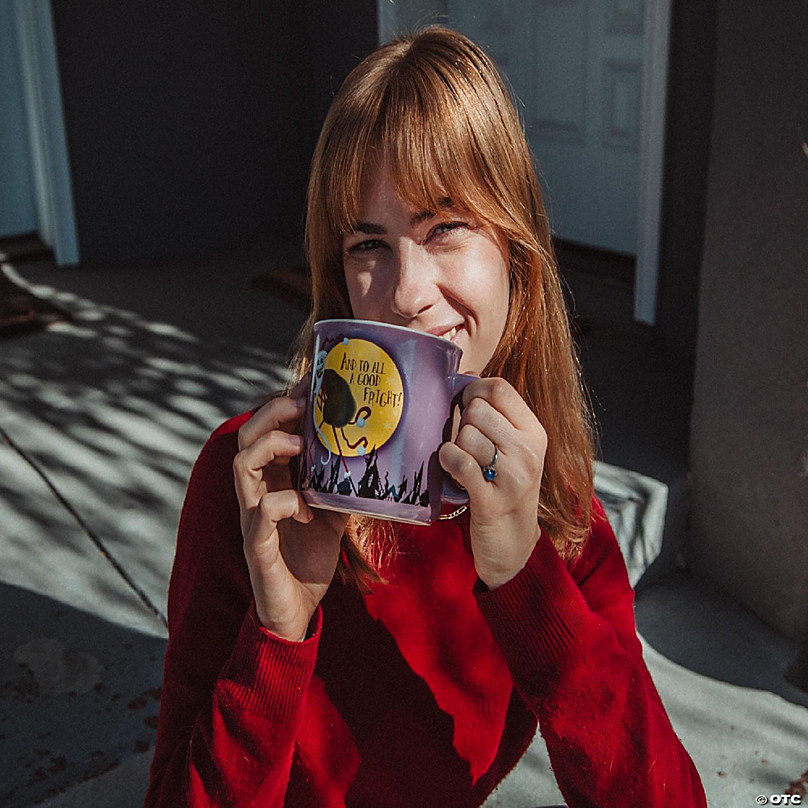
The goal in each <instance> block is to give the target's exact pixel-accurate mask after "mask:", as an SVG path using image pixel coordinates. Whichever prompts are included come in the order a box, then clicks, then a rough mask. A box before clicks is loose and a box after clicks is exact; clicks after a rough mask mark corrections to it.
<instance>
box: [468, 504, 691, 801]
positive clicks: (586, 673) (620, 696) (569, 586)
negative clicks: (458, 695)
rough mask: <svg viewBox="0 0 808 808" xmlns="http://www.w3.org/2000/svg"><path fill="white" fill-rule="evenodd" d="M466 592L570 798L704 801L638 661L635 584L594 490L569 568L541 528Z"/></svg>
mask: <svg viewBox="0 0 808 808" xmlns="http://www.w3.org/2000/svg"><path fill="white" fill-rule="evenodd" d="M482 589H484V587H480V590H482ZM476 596H477V601H478V604H479V607H480V609H481V611H482V613H483V615H484V616H485V618H486V620H487V622H488V624H489V626H490V627H491V630H492V633H493V634H494V636H495V637H496V639H497V641H498V643H499V645H500V647H501V648H502V651H503V653H504V654H505V657H506V659H507V660H508V665H509V667H510V669H511V673H512V675H513V679H514V683H515V685H516V687H517V689H518V690H519V692H520V694H521V696H522V698H523V699H524V700H525V702H526V703H527V704H528V706H529V707H530V709H531V710H532V711H533V712H534V713H535V714H536V716H537V717H538V719H539V726H540V729H541V733H542V736H543V737H544V740H545V742H546V744H547V749H548V752H549V755H550V761H551V764H552V767H553V771H554V773H555V776H556V780H557V781H558V785H559V788H560V789H561V792H562V794H563V795H564V798H565V800H566V801H567V804H568V805H569V806H570V808H584V806H586V807H587V808H589V807H590V806H595V805H597V806H600V808H604V806H610V807H611V806H614V808H618V806H619V808H630V806H636V807H637V808H639V807H640V806H642V808H661V807H662V806H677V808H696V806H698V807H699V808H703V807H704V806H706V800H705V796H704V791H703V789H702V785H701V781H700V779H699V776H698V773H697V772H696V769H695V767H694V765H693V762H692V761H691V759H690V757H689V755H688V754H687V752H686V751H685V749H684V747H683V746H682V744H681V742H680V741H679V739H678V738H677V737H676V735H675V733H674V731H673V728H672V726H671V723H670V720H669V719H668V716H667V713H666V711H665V708H664V706H663V704H662V701H661V699H660V697H659V695H658V693H657V690H656V688H655V686H654V683H653V681H652V680H651V675H650V673H649V672H648V669H647V667H646V665H645V662H644V661H643V658H642V646H641V644H640V641H639V638H638V637H637V632H636V628H635V624H634V592H633V590H632V588H631V585H630V584H629V580H628V574H627V572H626V567H625V563H624V561H623V558H622V555H621V553H620V548H619V546H618V544H617V540H616V539H615V536H614V533H613V531H612V529H611V527H610V526H609V523H608V520H607V519H606V516H605V513H604V511H603V508H602V506H601V504H600V503H599V502H598V501H597V500H595V502H594V504H593V520H592V529H591V532H590V536H589V538H588V540H587V543H586V545H585V549H584V551H583V553H582V555H581V557H580V558H579V559H578V560H577V561H576V562H575V563H574V564H573V565H572V566H571V568H570V569H568V568H567V566H566V565H565V564H564V562H563V561H562V560H561V558H560V557H559V555H558V553H557V552H556V550H555V548H554V546H553V544H552V542H551V541H550V539H549V538H548V537H547V536H546V535H545V534H544V533H542V536H541V538H540V539H539V542H538V544H537V545H536V548H535V550H534V552H533V554H532V556H531V558H530V560H529V561H528V563H527V565H526V566H525V568H524V569H523V570H522V571H521V572H520V573H519V574H518V575H517V576H516V577H514V578H513V579H512V580H511V581H509V582H508V583H507V584H505V585H503V586H501V587H498V588H497V589H495V590H492V591H488V590H485V591H478V592H477V593H476Z"/></svg>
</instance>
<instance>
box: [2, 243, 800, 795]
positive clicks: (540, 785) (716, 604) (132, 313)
mask: <svg viewBox="0 0 808 808" xmlns="http://www.w3.org/2000/svg"><path fill="white" fill-rule="evenodd" d="M270 256H271V257H270ZM297 260H298V255H297V250H296V249H295V248H294V247H287V246H284V245H274V246H273V247H272V249H271V250H267V249H258V248H256V249H254V250H246V251H241V252H238V253H229V254H219V255H211V256H206V257H204V258H203V259H200V260H196V261H188V262H181V263H177V262H175V263H162V264H148V265H131V266H125V267H122V266H117V267H96V268H82V269H57V268H55V267H54V266H53V265H52V264H50V263H49V262H48V261H42V260H40V261H35V262H29V263H25V264H18V265H17V266H16V267H15V271H16V272H17V273H18V274H19V275H20V276H21V277H22V278H23V279H24V280H25V281H27V282H29V283H30V284H32V285H33V288H34V289H35V290H36V291H37V292H39V293H41V294H43V295H46V296H48V297H50V298H52V299H53V300H54V301H56V302H58V303H59V304H60V305H61V306H62V307H64V308H66V309H67V310H69V311H70V312H71V313H72V315H73V321H72V323H69V324H63V325H57V326H54V327H52V328H51V329H49V330H48V331H47V332H44V333H39V334H30V335H27V336H21V337H17V338H14V339H11V340H5V341H3V342H2V343H0V401H2V407H0V526H2V527H0V532H1V533H2V542H0V598H2V604H3V607H4V611H5V613H6V614H7V615H14V618H13V619H7V620H5V621H3V622H2V623H0V804H2V805H4V806H8V808H23V806H28V805H32V804H34V803H38V804H43V805H49V806H56V807H59V808H67V806H79V805H81V806H87V805H91V806H97V807H98V808H106V806H109V808H113V806H114V808H129V806H136V805H140V804H142V796H143V792H144V790H145V784H146V777H147V771H148V764H149V761H150V750H151V748H152V746H153V742H154V734H155V719H156V715H157V711H158V700H159V687H160V680H161V666H162V655H163V652H164V649H165V621H164V615H165V595H166V588H167V579H168V573H169V571H170V566H171V562H172V559H173V542H174V532H175V529H176V523H177V518H178V514H179V507H180V505H181V500H182V495H183V491H184V487H185V483H186V480H187V476H188V473H189V470H190V466H191V464H192V462H193V460H194V458H195V456H196V454H197V452H198V450H199V448H200V446H201V444H202V442H203V441H204V439H205V437H206V435H207V434H208V433H209V431H210V430H211V429H212V428H214V427H215V426H216V425H217V424H218V423H219V422H220V421H221V420H223V419H224V418H225V417H227V416H228V415H230V414H233V413H235V412H238V411H241V410H243V409H245V408H246V407H249V406H251V405H252V404H254V403H256V402H257V401H259V400H260V399H261V397H262V396H263V395H264V394H265V393H266V391H268V390H271V389H273V388H275V387H276V386H277V385H278V383H279V381H280V379H281V378H282V377H283V372H284V361H285V357H286V354H287V351H288V347H289V345H290V342H291V340H292V338H293V336H294V333H295V332H296V329H297V328H298V326H299V325H300V323H301V322H302V319H303V313H302V312H301V311H300V310H299V309H297V308H296V307H295V306H293V305H291V304H289V303H287V302H284V301H282V300H280V299H279V298H277V297H272V296H270V295H268V294H267V293H266V292H263V291H260V290H257V289H255V288H253V287H251V285H250V281H251V279H252V278H253V277H255V276H256V275H257V274H259V273H261V272H263V271H265V270H266V269H268V268H270V267H271V266H276V265H284V264H287V263H290V262H292V263H294V262H296V261H297ZM570 284H571V285H572V286H573V287H574V294H575V298H576V301H577V305H578V309H579V310H580V311H581V312H582V313H585V314H590V315H593V317H594V320H593V323H592V324H591V325H590V327H589V329H588V331H587V333H586V334H585V335H584V337H583V343H582V354H583V361H584V367H585V371H586V374H587V378H588V381H589V383H590V387H591V389H592V394H593V398H594V400H595V402H596V409H597V410H598V415H599V419H600V421H601V430H602V445H603V450H604V458H605V460H606V461H607V462H608V463H609V464H611V465H610V466H609V467H604V469H607V470H608V468H615V467H623V468H625V469H630V470H632V471H635V472H636V471H638V472H641V473H642V474H643V475H647V476H648V477H649V478H654V479H656V480H659V481H661V483H662V484H663V487H667V490H668V492H669V494H668V500H669V501H671V500H673V501H674V503H676V502H679V503H680V504H679V505H675V508H674V510H677V511H679V513H678V515H677V516H676V517H675V518H674V519H673V522H671V519H670V518H669V519H668V524H667V528H666V530H667V532H666V534H665V541H666V546H667V550H666V552H663V561H665V558H666V556H667V561H665V564H664V565H663V570H662V571H663V572H667V573H670V574H667V575H661V574H659V575H656V576H652V577H647V579H646V583H647V585H645V586H644V587H642V588H641V590H640V594H639V597H638V601H637V622H638V627H639V630H640V633H641V635H642V637H643V641H644V644H645V649H646V650H645V653H646V659H647V662H648V665H649V668H650V669H651V672H652V675H653V676H654V680H655V682H656V683H657V686H658V689H659V690H660V693H661V695H662V698H663V700H664V701H665V703H666V705H667V707H668V710H669V713H670V716H671V720H672V722H673V724H674V727H675V728H676V730H677V732H678V734H679V735H680V736H681V737H682V739H683V741H684V743H685V746H686V747H687V748H688V750H689V751H690V753H691V755H692V756H693V759H694V761H695V762H696V765H697V767H698V769H699V771H700V773H701V775H702V779H703V781H704V785H705V789H706V791H707V794H708V798H709V801H710V805H711V806H714V807H715V808H736V806H743V805H751V804H753V803H754V801H755V797H756V796H758V795H761V794H762V795H767V796H768V795H771V794H783V793H785V791H786V789H787V787H788V785H789V784H790V783H792V782H795V781H796V780H797V779H798V778H799V777H800V775H801V774H802V773H803V772H804V771H806V769H808V743H806V739H808V694H805V693H803V692H801V691H798V690H796V689H795V688H792V687H790V686H789V685H788V684H786V682H785V681H784V680H783V672H784V670H785V668H786V667H787V665H788V664H789V662H790V661H791V659H792V658H793V656H794V654H795V651H796V649H795V647H794V644H793V643H791V642H789V641H787V640H785V639H784V638H782V637H779V636H777V635H776V634H775V633H773V632H772V631H770V630H769V629H767V628H766V627H765V626H764V625H763V624H762V623H761V622H760V621H759V620H757V618H755V617H753V616H752V615H750V614H749V613H748V612H746V611H745V610H743V609H742V608H740V607H738V606H737V605H736V604H734V603H732V602H731V601H728V600H727V599H725V598H724V597H722V596H721V594H720V593H718V592H716V591H715V590H714V589H713V588H711V587H710V586H709V585H708V584H706V583H705V582H703V581H700V580H698V579H696V578H694V577H692V576H690V575H688V574H687V573H686V572H683V571H678V570H676V569H675V565H674V564H673V561H675V557H676V552H675V550H674V551H671V550H670V548H671V546H674V547H675V545H676V544H677V543H680V542H681V541H682V539H683V535H682V531H683V530H684V525H685V524H686V521H685V520H686V507H685V506H686V503H685V504H682V503H683V502H684V500H683V498H682V497H681V496H679V495H681V493H682V492H683V491H684V490H685V481H686V456H684V455H683V452H682V447H683V446H686V420H687V398H688V395H687V379H681V378H677V377H676V374H675V373H672V372H671V370H670V367H669V365H670V363H668V365H667V366H666V363H665V357H664V350H663V347H662V346H660V345H658V344H657V343H656V342H655V341H654V340H653V339H651V338H649V337H648V335H647V334H644V333H642V332H641V330H640V331H637V330H636V329H634V328H632V327H631V325H630V317H629V322H628V324H627V321H626V318H625V316H624V315H625V312H626V307H627V306H628V307H629V311H630V302H627V301H630V290H628V293H627V290H626V288H625V285H621V284H620V283H619V282H618V281H614V280H608V281H603V282H600V283H595V282H593V281H591V279H589V280H588V279H586V278H581V277H577V278H572V279H571V280H570ZM683 440H684V443H683ZM626 479H633V478H632V476H631V475H626ZM677 491H678V492H679V494H677ZM677 497H679V498H678V499H677ZM559 802H561V799H560V795H559V794H558V791H557V789H556V788H555V785H554V783H553V780H552V775H551V773H550V771H549V764H548V762H547V759H546V754H545V752H544V749H543V744H542V743H541V740H540V739H539V740H537V742H536V743H534V744H533V746H532V747H531V749H530V751H529V753H528V754H527V755H526V757H525V759H524V760H523V762H522V763H521V764H520V766H519V767H517V769H516V770H514V772H513V773H512V774H511V775H510V776H509V778H508V779H507V780H506V781H505V782H504V783H503V784H502V786H501V787H500V788H499V789H498V790H497V792H495V794H494V795H493V796H492V798H491V800H490V804H491V805H503V806H514V808H520V806H524V808H535V806H536V805H553V804H557V803H559Z"/></svg>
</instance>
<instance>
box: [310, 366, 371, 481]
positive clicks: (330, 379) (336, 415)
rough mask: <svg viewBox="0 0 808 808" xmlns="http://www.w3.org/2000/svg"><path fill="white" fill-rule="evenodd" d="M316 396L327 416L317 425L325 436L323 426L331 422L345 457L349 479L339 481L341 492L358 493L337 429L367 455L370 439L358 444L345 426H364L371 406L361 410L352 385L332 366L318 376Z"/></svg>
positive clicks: (364, 439) (318, 429) (352, 445)
mask: <svg viewBox="0 0 808 808" xmlns="http://www.w3.org/2000/svg"><path fill="white" fill-rule="evenodd" d="M316 397H317V404H318V406H319V407H320V409H321V411H322V416H323V417H322V420H321V421H320V423H319V424H315V426H316V427H317V432H318V433H319V434H320V436H321V437H322V438H323V439H325V434H324V433H323V425H324V424H327V425H328V426H330V427H331V431H332V434H333V435H334V443H335V445H336V447H337V452H338V454H339V456H340V457H341V458H342V465H343V467H344V469H345V479H344V480H342V482H340V483H339V485H338V486H337V490H338V491H339V493H340V494H350V493H351V492H352V491H353V493H354V494H356V493H357V491H356V487H355V486H354V485H353V482H352V480H351V472H350V470H349V469H348V465H347V463H346V462H345V459H344V456H343V451H342V446H341V445H340V439H339V435H338V433H337V431H338V430H339V432H340V433H341V434H342V440H343V441H344V443H345V444H346V445H347V446H348V447H349V448H350V449H357V447H359V451H358V454H360V455H363V454H365V451H366V450H367V445H368V439H367V438H366V437H364V436H363V437H360V438H359V440H358V441H356V442H355V443H351V441H349V440H348V438H347V436H346V435H345V431H344V427H346V426H348V424H357V425H358V426H360V427H361V426H364V422H365V420H366V419H367V418H368V417H369V416H370V412H371V411H370V408H369V407H360V408H359V409H357V406H356V400H355V399H354V397H353V394H352V393H351V388H350V385H349V384H348V382H347V381H345V379H343V378H342V376H340V375H339V373H337V372H336V371H335V370H332V369H331V368H325V369H324V370H323V372H322V374H321V376H320V378H318V379H317V388H316ZM325 443H326V445H327V446H328V444H329V441H327V440H325ZM330 454H331V449H330V447H329V457H330ZM326 462H328V461H326Z"/></svg>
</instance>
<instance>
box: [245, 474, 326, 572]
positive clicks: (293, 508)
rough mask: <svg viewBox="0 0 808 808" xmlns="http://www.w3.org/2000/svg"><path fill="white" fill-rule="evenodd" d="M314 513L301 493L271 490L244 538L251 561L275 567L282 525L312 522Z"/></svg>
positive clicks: (260, 501)
mask: <svg viewBox="0 0 808 808" xmlns="http://www.w3.org/2000/svg"><path fill="white" fill-rule="evenodd" d="M313 518H314V514H313V513H312V512H311V509H310V508H309V506H308V505H307V504H306V502H305V500H304V499H303V497H302V496H301V495H300V493H299V492H298V491H294V490H293V489H286V490H284V491H270V492H269V493H267V494H264V495H263V496H262V497H261V499H260V500H259V501H258V504H257V506H256V507H255V509H254V510H253V513H252V519H251V521H250V526H249V528H248V529H247V531H246V532H245V535H244V552H245V555H246V556H247V560H248V561H258V562H260V563H261V564H262V565H271V564H274V563H275V561H276V560H277V554H278V553H279V552H280V546H279V540H278V522H280V521H282V520H283V519H294V520H295V521H296V522H304V523H305V522H310V521H311V520H312V519H313Z"/></svg>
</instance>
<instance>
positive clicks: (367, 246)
mask: <svg viewBox="0 0 808 808" xmlns="http://www.w3.org/2000/svg"><path fill="white" fill-rule="evenodd" d="M382 245H383V242H382V241H380V240H379V239H377V238H369V239H366V240H365V241H360V242H359V243H358V244H353V245H352V246H350V247H348V252H349V253H362V252H370V251H371V250H376V249H378V248H379V247H381V246H382Z"/></svg>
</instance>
